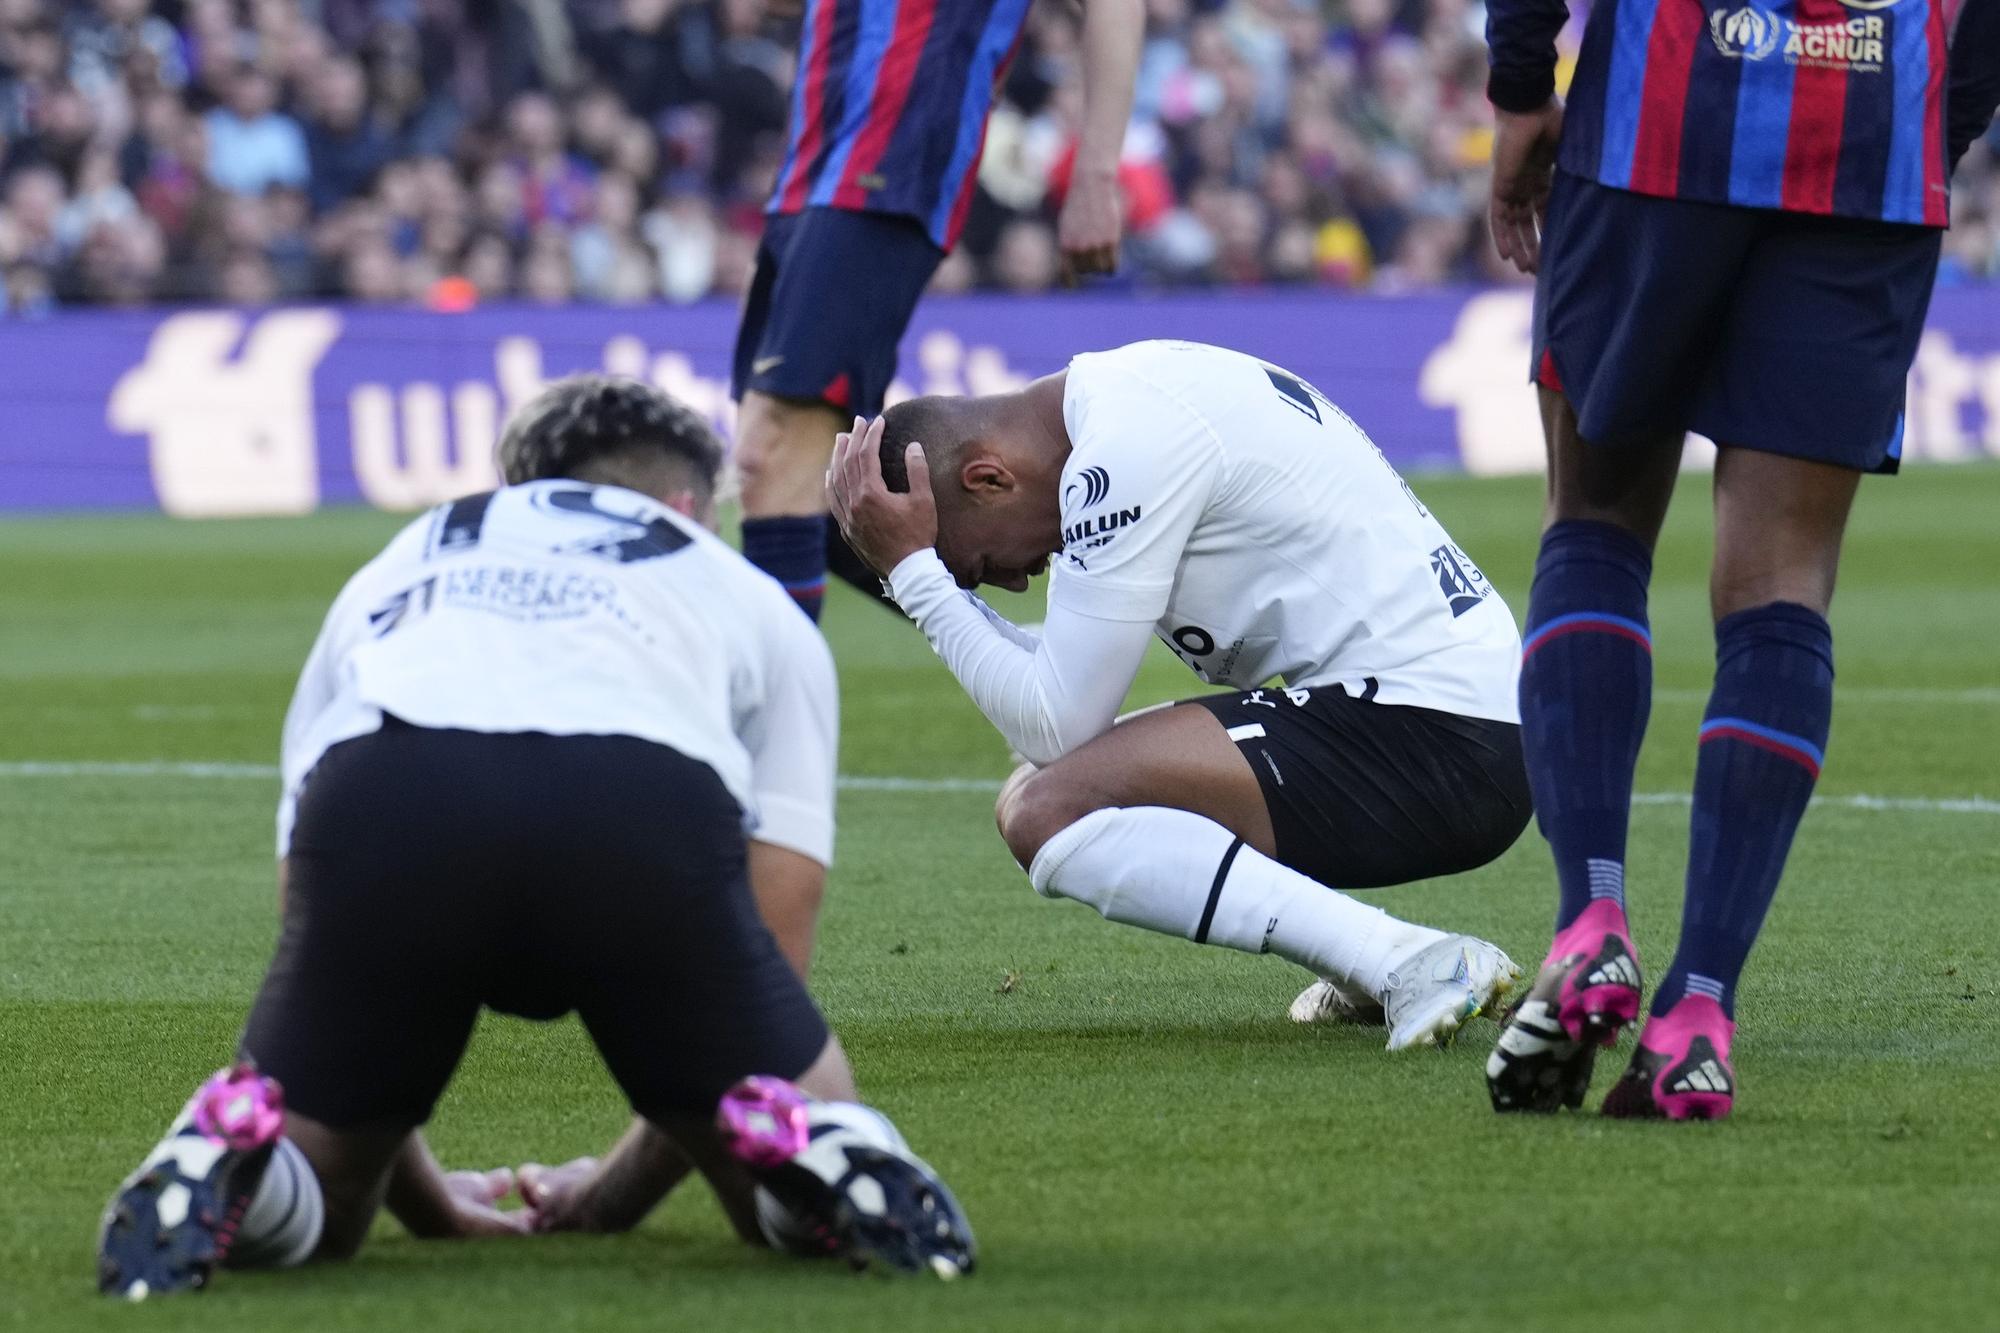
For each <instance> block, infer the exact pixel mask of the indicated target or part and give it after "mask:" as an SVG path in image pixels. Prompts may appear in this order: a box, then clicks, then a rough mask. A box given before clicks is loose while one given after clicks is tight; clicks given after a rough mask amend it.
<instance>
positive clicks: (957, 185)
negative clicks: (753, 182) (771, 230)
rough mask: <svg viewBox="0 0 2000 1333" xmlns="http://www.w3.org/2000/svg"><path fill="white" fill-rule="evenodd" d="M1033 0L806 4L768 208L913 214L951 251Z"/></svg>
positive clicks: (827, 0)
mask: <svg viewBox="0 0 2000 1333" xmlns="http://www.w3.org/2000/svg"><path fill="white" fill-rule="evenodd" d="M1028 6H1029V0H808V3H807V7H806V14H805V22H804V25H803V28H802V30H801V34H800V52H799V71H800V72H799V77H798V79H797V81H796V83H795V85H794V87H793V90H792V113H791V126H790V134H789V142H788V144H787V147H786V154H785V162H784V165H783V167H782V168H781V169H780V171H779V173H778V184H777V188H776V190H775V191H774V192H773V194H772V197H771V204H770V211H772V212H774V213H794V212H797V211H798V210H800V209H802V208H806V207H832V208H844V209H854V210H862V211H868V212H877V213H893V214H901V215H904V216H907V217H910V218H913V219H915V220H916V221H917V222H918V223H919V224H921V225H922V226H923V227H924V229H925V230H926V231H927V232H928V233H929V235H930V237H931V239H932V240H933V241H935V242H936V243H937V244H938V246H939V247H940V248H943V249H950V248H951V246H952V244H953V243H954V242H955V241H956V240H957V239H958V234H959V231H960V230H961V229H962V228H963V226H964V221H965V213H966V209H967V207H968V205H969V204H970V202H971V198H972V191H973V184H974V179H975V176H976V173H977V170H978V164H979V154H980V150H981V148H982V147H983V145H984V143H985V138H986V120H987V116H988V114H989V113H990V112H991V110H992V106H993V98H994V94H995V91H996V89H997V87H998V85H999V81H1000V79H1001V78H1002V76H1003V75H1004V74H1005V72H1006V68H1007V64H1008V62H1009V61H1010V60H1011V59H1012V58H1013V53H1014V51H1015V49H1016V48H1017V46H1018V44H1019V41H1020V37H1021V33H1022V30H1023V28H1024V27H1025V26H1026V22H1027V16H1028Z"/></svg>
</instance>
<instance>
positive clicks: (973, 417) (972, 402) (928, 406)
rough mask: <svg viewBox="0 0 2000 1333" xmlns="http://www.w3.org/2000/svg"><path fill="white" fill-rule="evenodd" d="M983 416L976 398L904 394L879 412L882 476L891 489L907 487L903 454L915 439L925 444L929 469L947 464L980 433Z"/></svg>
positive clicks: (901, 489) (934, 471) (948, 465)
mask: <svg viewBox="0 0 2000 1333" xmlns="http://www.w3.org/2000/svg"><path fill="white" fill-rule="evenodd" d="M983 420H984V418H983V417H982V415H981V413H980V410H979V407H978V400H977V399H975V398H947V397H944V396H943V395H941V394H932V395H929V396H928V397H924V398H906V399H904V400H903V401H902V402H900V403H897V404H896V405H895V406H894V407H892V408H890V409H889V410H888V411H887V412H884V413H883V414H882V480H883V481H884V482H885V483H886V484H887V485H888V487H889V489H890V490H892V491H897V492H902V491H907V490H909V489H910V473H909V469H908V468H906V467H905V466H904V465H903V455H904V454H905V453H906V452H907V451H908V450H909V447H910V444H911V443H912V442H913V441H914V442H916V443H919V444H922V445H923V446H924V458H925V460H926V461H927V462H928V463H929V464H930V465H931V470H932V473H933V474H935V473H936V472H937V470H938V469H939V468H949V467H951V466H952V465H953V463H954V462H955V460H957V459H958V457H959V456H960V455H961V454H963V453H964V451H965V447H966V446H967V445H968V444H971V443H973V442H974V441H975V440H977V439H978V437H979V428H980V424H981V422H982V421H983Z"/></svg>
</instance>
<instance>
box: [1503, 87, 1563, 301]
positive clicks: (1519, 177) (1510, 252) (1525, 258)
mask: <svg viewBox="0 0 2000 1333" xmlns="http://www.w3.org/2000/svg"><path fill="white" fill-rule="evenodd" d="M1562 117H1563V108H1562V101H1561V99H1559V98H1555V97H1551V98H1550V99H1549V100H1548V102H1547V103H1546V104H1544V105H1543V106H1541V107H1540V108H1538V109H1536V110H1534V111H1527V112H1522V113H1520V114H1516V113H1514V112H1511V111H1503V110H1500V109H1498V108H1495V109H1494V113H1493V120H1494V125H1493V190H1492V198H1491V200H1490V204H1489V207H1488V218H1489V220H1490V221H1491V223H1492V226H1493V245H1494V248H1495V249H1497V250H1498V251H1499V252H1500V257H1501V258H1502V259H1504V260H1506V261H1507V262H1508V263H1510V264H1512V265H1513V266H1514V267H1515V268H1517V269H1519V270H1520V271H1521V272H1523V273H1533V272H1534V271H1535V270H1536V269H1537V268H1538V267H1540V265H1541V258H1542V220H1543V219H1544V218H1545V217H1547V216H1548V210H1549V189H1550V187H1551V185H1553V184H1554V181H1555V164H1556V142H1557V140H1558V139H1560V138H1561V137H1562Z"/></svg>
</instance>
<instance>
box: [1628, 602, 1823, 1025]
mask: <svg viewBox="0 0 2000 1333" xmlns="http://www.w3.org/2000/svg"><path fill="white" fill-rule="evenodd" d="M1832 722H1833V631H1832V630H1831V629H1829V628H1828V627H1827V623H1826V620H1825V619H1824V618H1823V617H1821V616H1820V615H1819V614H1818V613H1817V612H1814V611H1809V610H1807V609H1806V608H1805V607H1803V606H1795V605H1793V604H1792V603H1790V602H1774V603H1772V604H1771V605H1769V606H1758V607H1752V608H1751V609H1750V610H1748V611H1738V612H1737V613H1736V614H1735V615H1732V616H1725V617H1723V619H1722V620H1721V621H1720V622H1718V623H1717V624H1716V627H1715V690H1714V692H1713V693H1712V694H1710V695H1709V696H1708V712H1707V713H1706V714H1704V715H1703V721H1702V724H1701V747H1700V755H1699V757H1698V758H1697V760H1696V761H1695V771H1694V825H1693V831H1692V834H1691V836H1690V838H1689V841H1688V874H1687V902H1686V904H1685V906H1684V907H1683V908H1682V909H1681V943H1680V948H1679V949H1678V950H1677V951H1676V952H1675V954H1674V964H1673V967H1672V968H1671V969H1670V970H1669V971H1668V973H1667V975H1666V979H1665V980H1664V981H1662V982H1661V983H1660V988H1659V990H1658V991H1656V992H1655V993H1654V995H1653V1012H1654V1013H1655V1014H1663V1013H1665V1012H1666V1011H1667V1010H1668V1009H1670V1008H1672V1007H1673V1006H1674V1005H1675V1004H1677V1003H1679V1001H1680V1000H1681V998H1682V997H1683V996H1684V995H1689V994H1694V995H1706V996H1708V998H1710V999H1712V1000H1715V1001H1716V1002H1717V1003H1719V1004H1721V1005H1722V1007H1723V1009H1724V1010H1725V1011H1726V1012H1728V1013H1729V1015H1730V1016H1731V1017H1734V1016H1735V1014H1736V979H1737V977H1739V976H1740V975H1742V972H1743V961H1744V960H1745V959H1746V958H1748V957H1749V956H1750V946H1751V945H1752V944H1754V943H1756V941H1757V932H1758V931H1759V930H1761V929H1762V928H1763V925H1764V913H1765V912H1766V911H1768V910H1769V909H1770V906H1771V897H1772V895H1773V894H1775V893H1776V892H1777V891H1778V876H1779V875H1781V874H1782V873H1783V872H1784V869H1785V854H1786V853H1787V852H1789V851H1790V850H1791V847H1792V835H1793V834H1794V833H1795V832H1797V831H1798V827H1799V818H1800V816H1802V815H1804V814H1805V812H1806V802H1807V801H1808V800H1810V799H1811V798H1812V791H1813V784H1814V783H1815V782H1817V781H1818V780H1819V768H1820V763H1821V760H1822V759H1823V757H1824V756H1825V753H1826V734H1827V729H1828V727H1829V726H1830V725H1831V724H1832Z"/></svg>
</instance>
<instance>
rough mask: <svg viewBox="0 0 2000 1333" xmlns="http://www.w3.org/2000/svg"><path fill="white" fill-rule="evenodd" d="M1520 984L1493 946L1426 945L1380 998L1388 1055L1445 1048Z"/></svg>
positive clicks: (1463, 938)
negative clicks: (1385, 1021)
mask: <svg viewBox="0 0 2000 1333" xmlns="http://www.w3.org/2000/svg"><path fill="white" fill-rule="evenodd" d="M1520 979H1521V969H1520V968H1518V967H1516V966H1515V965H1514V960H1513V959H1511V958H1509V957H1508V956H1507V955H1506V954H1505V953H1503V952H1501V950H1500V946H1498V945H1497V944H1488V943H1487V942H1486V941H1485V940H1481V939H1475V938H1473V937H1472V936H1470V935H1447V936H1445V937H1444V938H1443V939H1441V940H1439V941H1438V942H1437V943H1435V944H1430V945H1426V946H1425V947H1424V948H1422V949H1419V950H1417V952H1416V953H1414V954H1412V955H1411V956H1410V957H1409V958H1407V959H1405V960H1403V962H1402V963H1401V964H1400V965H1399V966H1397V967H1396V968H1395V969H1394V970H1393V971H1391V972H1390V973H1389V984H1388V987H1387V988H1386V989H1385V990H1384V991H1383V993H1382V1009H1383V1012H1384V1015H1385V1016H1386V1018H1387V1019H1388V1023H1389V1049H1390V1050H1392V1051H1403V1050H1408V1049H1409V1048H1410V1047H1412V1046H1449V1045H1450V1044H1451V1039H1452V1038H1453V1037H1454V1036H1456V1035H1457V1033H1458V1030H1459V1029H1460V1028H1461V1027H1463V1026H1465V1024H1466V1023H1467V1022H1468V1021H1470V1020H1471V1019H1474V1018H1477V1017H1478V1016H1479V1015H1481V1014H1485V1013H1493V1012H1497V1011H1498V1010H1499V1008H1500V1006H1501V1004H1502V1003H1503V1002H1504V1001H1505V1000H1506V998H1507V996H1508V995H1509V994H1511V993H1512V992H1513V989H1514V986H1515V983H1517V982H1518V981H1520ZM1301 998H1303V997H1301Z"/></svg>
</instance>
